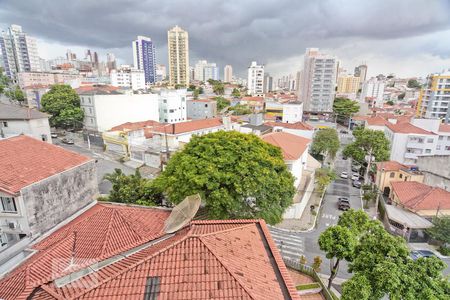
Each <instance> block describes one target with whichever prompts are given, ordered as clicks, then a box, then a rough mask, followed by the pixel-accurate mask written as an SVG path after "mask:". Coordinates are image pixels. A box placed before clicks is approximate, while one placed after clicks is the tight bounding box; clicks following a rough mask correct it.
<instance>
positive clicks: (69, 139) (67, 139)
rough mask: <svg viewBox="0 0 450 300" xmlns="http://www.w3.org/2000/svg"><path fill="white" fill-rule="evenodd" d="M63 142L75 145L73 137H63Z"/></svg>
mask: <svg viewBox="0 0 450 300" xmlns="http://www.w3.org/2000/svg"><path fill="white" fill-rule="evenodd" d="M61 142H63V143H64V144H68V145H73V144H74V142H73V139H71V138H66V137H65V138H63V139H62V140H61Z"/></svg>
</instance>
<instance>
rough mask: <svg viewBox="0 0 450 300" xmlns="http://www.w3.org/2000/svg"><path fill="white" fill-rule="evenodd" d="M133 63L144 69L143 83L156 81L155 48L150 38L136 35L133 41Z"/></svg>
mask: <svg viewBox="0 0 450 300" xmlns="http://www.w3.org/2000/svg"><path fill="white" fill-rule="evenodd" d="M133 64H134V68H136V69H138V70H143V71H144V76H145V83H148V84H152V83H155V82H156V50H155V44H154V43H153V41H152V39H151V38H149V37H145V36H138V37H137V39H136V40H134V41H133Z"/></svg>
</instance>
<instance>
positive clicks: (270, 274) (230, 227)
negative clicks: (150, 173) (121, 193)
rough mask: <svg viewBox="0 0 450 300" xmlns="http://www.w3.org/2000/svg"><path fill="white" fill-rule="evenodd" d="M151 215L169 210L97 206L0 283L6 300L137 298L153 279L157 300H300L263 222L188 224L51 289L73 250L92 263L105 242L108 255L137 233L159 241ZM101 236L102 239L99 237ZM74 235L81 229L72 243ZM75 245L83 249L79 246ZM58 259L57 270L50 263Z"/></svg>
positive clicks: (130, 244) (130, 242)
mask: <svg viewBox="0 0 450 300" xmlns="http://www.w3.org/2000/svg"><path fill="white" fill-rule="evenodd" d="M108 212H109V213H108ZM155 213H157V214H158V213H166V215H167V213H168V212H167V211H162V210H158V209H150V208H141V207H127V206H120V205H112V204H98V205H96V206H95V207H93V208H92V209H90V210H89V211H87V212H86V213H84V214H83V215H81V216H80V217H78V218H77V219H76V220H74V221H72V222H71V223H69V224H67V225H66V226H65V227H63V228H61V229H60V230H59V231H58V232H56V233H55V234H52V236H50V237H48V238H47V239H45V240H44V241H42V242H41V243H40V244H38V248H39V249H40V251H39V252H38V253H37V254H35V255H34V256H33V257H32V258H30V259H29V260H28V261H26V262H25V263H24V264H23V265H22V266H20V267H19V268H18V269H16V270H15V271H14V272H13V273H12V274H11V275H9V276H8V277H6V278H5V279H3V280H2V281H0V294H1V295H2V297H3V298H5V299H8V300H9V299H21V298H22V299H105V300H106V299H130V298H139V299H142V298H144V294H145V291H146V284H147V282H148V280H149V278H151V277H153V278H157V281H158V282H159V283H158V286H159V295H158V299H174V300H176V299H205V300H206V299H300V298H299V296H298V295H297V292H296V290H295V288H294V285H293V283H292V281H291V279H290V277H289V274H288V271H287V269H286V266H285V265H284V263H283V261H282V259H281V256H280V254H279V253H278V250H277V248H276V246H275V243H274V242H273V240H272V239H271V237H270V233H269V231H268V229H267V226H266V224H265V223H264V221H261V220H217V221H192V222H191V223H190V225H189V226H187V227H185V228H183V229H181V230H179V231H177V232H176V233H175V234H174V235H169V236H166V237H165V238H166V239H164V240H162V241H160V242H158V243H155V244H149V245H148V246H147V247H144V248H142V249H140V250H139V251H137V252H135V253H132V254H130V255H128V256H124V257H123V258H122V259H121V260H119V261H116V262H114V263H112V264H109V265H106V266H104V267H103V268H101V269H98V270H97V271H95V272H92V273H90V274H87V275H84V276H83V277H81V278H79V279H76V280H74V281H72V282H68V283H66V284H65V285H62V286H61V285H59V286H57V285H56V282H55V281H54V280H55V278H60V276H61V275H64V274H67V271H65V270H67V266H68V262H69V261H70V257H71V256H70V255H68V254H70V253H73V251H72V248H73V245H75V251H74V252H75V253H80V252H79V251H77V250H79V249H82V248H83V249H86V250H87V249H88V248H90V249H92V252H94V253H92V254H90V253H86V252H84V253H83V255H87V256H88V257H89V258H91V257H93V256H96V255H99V254H98V253H99V252H98V251H99V250H100V249H103V248H104V245H105V243H106V244H107V245H108V246H107V247H106V248H107V249H109V250H114V249H117V248H120V247H121V246H120V245H121V244H123V245H124V246H125V245H128V246H127V247H126V248H123V249H126V250H128V249H132V248H133V247H136V245H137V244H136V243H135V242H133V240H134V241H135V239H136V236H135V235H136V234H138V235H140V234H147V236H146V237H142V236H141V239H140V244H142V243H144V242H147V241H152V240H154V239H155V236H158V234H159V232H160V230H161V228H162V226H163V223H164V220H163V219H164V218H163V219H161V218H156V219H159V220H155V215H153V214H155ZM126 223H128V225H126ZM133 224H134V225H133ZM158 224H159V225H158ZM96 227H99V228H96ZM106 228H108V229H106ZM82 229H83V230H82ZM90 230H93V232H91V231H90ZM101 231H104V232H105V233H104V234H103V236H99V235H97V234H96V232H101ZM73 232H78V234H77V236H78V238H77V239H76V240H75V239H74V238H73V237H74V235H73ZM53 235H55V237H53ZM105 239H106V240H108V242H106V241H105ZM121 239H125V240H126V241H125V242H122V241H121ZM83 240H85V241H90V242H91V243H92V244H91V245H88V244H87V243H84V242H82V241H83ZM78 243H80V244H83V245H84V246H83V245H80V246H79V248H78V247H77V246H78V245H77V244H78ZM115 243H119V245H113V244H115ZM99 246H100V247H99ZM116 252H117V251H115V250H114V251H113V252H110V253H109V256H108V255H107V256H102V257H103V259H104V258H108V257H112V256H114V255H116V254H117V253H116ZM55 260H56V261H59V262H60V264H59V265H60V266H59V265H58V264H57V265H56V266H54V265H51V263H52V262H53V263H54V262H55ZM95 260H100V261H101V259H98V258H97V259H95ZM92 261H93V260H90V262H91V263H92ZM75 270H77V269H75ZM73 271H74V270H72V271H69V273H70V272H73ZM30 274H33V276H31V275H30ZM30 296H31V297H30Z"/></svg>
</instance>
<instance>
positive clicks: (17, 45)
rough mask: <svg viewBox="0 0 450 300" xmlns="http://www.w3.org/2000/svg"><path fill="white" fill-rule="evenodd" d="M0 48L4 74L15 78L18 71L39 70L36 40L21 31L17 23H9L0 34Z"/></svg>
mask: <svg viewBox="0 0 450 300" xmlns="http://www.w3.org/2000/svg"><path fill="white" fill-rule="evenodd" d="M0 49H1V57H2V62H3V67H4V69H5V72H6V76H8V77H9V78H11V79H15V77H16V74H17V73H19V72H30V71H40V60H39V55H38V50H37V44H36V40H35V39H34V38H32V37H30V36H28V35H27V34H26V33H25V32H23V31H22V27H21V26H19V25H11V26H10V27H9V28H8V29H7V30H6V31H2V33H1V35H0Z"/></svg>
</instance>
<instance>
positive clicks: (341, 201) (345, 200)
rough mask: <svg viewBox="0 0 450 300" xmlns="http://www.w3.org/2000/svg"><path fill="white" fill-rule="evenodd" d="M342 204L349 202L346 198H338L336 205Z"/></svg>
mask: <svg viewBox="0 0 450 300" xmlns="http://www.w3.org/2000/svg"><path fill="white" fill-rule="evenodd" d="M343 202H347V203H350V202H349V200H348V198H346V197H339V198H338V204H341V203H343Z"/></svg>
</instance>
